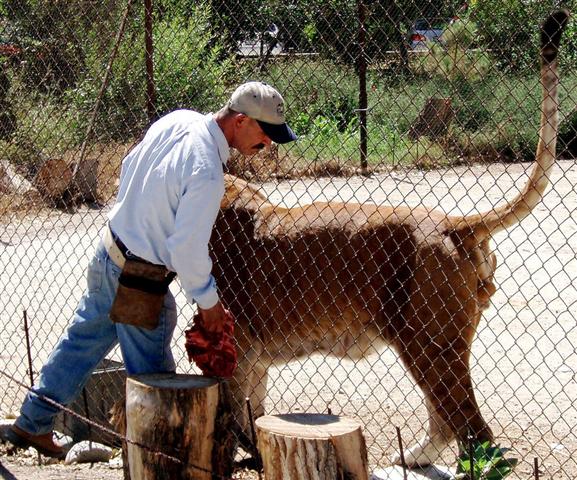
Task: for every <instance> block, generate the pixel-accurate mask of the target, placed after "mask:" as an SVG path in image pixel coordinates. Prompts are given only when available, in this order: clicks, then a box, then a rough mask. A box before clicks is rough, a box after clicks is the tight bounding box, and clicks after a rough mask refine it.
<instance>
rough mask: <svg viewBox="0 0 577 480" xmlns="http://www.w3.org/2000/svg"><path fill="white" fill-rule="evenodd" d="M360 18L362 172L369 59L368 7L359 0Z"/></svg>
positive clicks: (363, 167)
mask: <svg viewBox="0 0 577 480" xmlns="http://www.w3.org/2000/svg"><path fill="white" fill-rule="evenodd" d="M357 7H358V16H359V56H358V58H357V71H358V74H359V126H360V154H361V170H362V171H363V172H365V171H366V170H367V58H366V56H365V43H366V25H365V22H366V7H365V3H364V0H358V3H357Z"/></svg>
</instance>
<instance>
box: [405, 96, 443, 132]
mask: <svg viewBox="0 0 577 480" xmlns="http://www.w3.org/2000/svg"><path fill="white" fill-rule="evenodd" d="M453 115H454V112H453V108H452V106H451V99H450V98H428V99H427V101H426V103H425V106H424V107H423V110H421V113H420V114H419V116H418V117H417V119H416V120H415V123H414V124H413V126H412V127H411V129H410V130H409V138H412V139H413V140H415V139H417V138H419V137H421V136H427V137H430V138H433V139H434V138H439V137H442V136H444V135H445V134H446V133H447V131H448V129H449V125H450V124H451V121H452V120H453Z"/></svg>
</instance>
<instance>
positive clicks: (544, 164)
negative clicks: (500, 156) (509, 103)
mask: <svg viewBox="0 0 577 480" xmlns="http://www.w3.org/2000/svg"><path fill="white" fill-rule="evenodd" d="M568 19H569V12H568V11H567V10H565V9H561V10H558V11H556V12H554V13H553V14H551V15H550V16H549V17H548V18H547V19H546V20H545V22H544V23H543V25H542V26H541V85H542V92H543V98H542V102H541V125H540V128H539V143H538V145H537V152H536V155H535V161H536V163H535V165H534V166H533V170H532V171H531V175H530V178H529V181H528V182H527V184H526V185H525V187H524V188H523V191H522V192H520V193H519V195H517V197H516V198H515V199H514V200H512V201H511V202H508V203H507V204H505V205H501V206H499V207H497V208H495V209H493V210H490V211H488V212H485V213H481V214H477V215H470V216H466V217H463V218H461V219H459V220H458V221H457V222H456V224H455V226H454V227H455V231H456V232H461V233H462V234H464V236H467V237H469V236H470V235H473V236H474V238H475V239H476V242H480V241H482V240H484V239H487V238H488V237H489V236H491V235H493V234H495V233H497V232H499V231H501V230H504V229H506V228H509V227H511V226H512V225H514V224H516V223H517V222H520V221H521V220H522V219H523V218H525V217H526V216H527V215H529V213H530V212H531V211H532V210H533V208H535V206H536V205H537V204H538V203H539V202H540V201H541V198H542V196H543V193H544V192H545V189H546V188H547V185H548V184H549V175H550V174H551V170H552V168H553V165H554V163H555V150H556V144H557V130H558V125H559V113H558V111H559V108H558V93H557V89H558V85H559V77H558V61H557V54H558V52H559V44H560V42H561V35H562V33H563V30H564V28H565V26H566V25H567V21H568Z"/></svg>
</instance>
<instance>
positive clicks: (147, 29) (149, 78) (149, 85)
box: [144, 0, 156, 123]
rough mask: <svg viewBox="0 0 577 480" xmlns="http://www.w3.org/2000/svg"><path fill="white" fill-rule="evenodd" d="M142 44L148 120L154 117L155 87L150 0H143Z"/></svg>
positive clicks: (152, 119) (151, 120)
mask: <svg viewBox="0 0 577 480" xmlns="http://www.w3.org/2000/svg"><path fill="white" fill-rule="evenodd" d="M144 44H145V52H146V112H147V113H148V121H149V122H150V123H152V122H153V121H154V119H155V118H156V88H155V85H154V60H153V53H154V44H153V40H152V0H144Z"/></svg>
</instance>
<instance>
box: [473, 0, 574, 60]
mask: <svg viewBox="0 0 577 480" xmlns="http://www.w3.org/2000/svg"><path fill="white" fill-rule="evenodd" d="M560 6H564V7H567V8H569V10H570V11H576V10H577V1H576V0H564V1H561V2H559V1H557V0H542V1H530V2H528V1H525V0H510V1H503V0H477V1H476V2H475V3H474V4H473V7H472V8H471V11H470V15H471V18H472V19H473V20H474V21H475V22H476V23H477V25H478V28H479V35H480V39H481V41H480V45H481V46H482V47H484V48H486V49H487V48H488V49H490V50H491V51H492V52H493V56H494V58H495V59H496V61H497V65H498V66H499V68H501V69H504V70H513V71H523V70H527V69H533V68H534V67H535V66H536V65H537V61H538V59H537V55H536V52H537V51H538V46H539V29H538V28H537V26H538V20H543V19H544V18H545V17H546V16H547V15H548V14H549V13H550V12H551V11H553V10H554V9H556V8H558V7H560ZM576 58H577V27H576V26H575V22H574V21H572V22H571V23H570V25H569V28H568V29H567V31H566V34H565V38H564V41H563V55H562V57H561V62H562V64H566V65H574V61H575V59H576Z"/></svg>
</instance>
